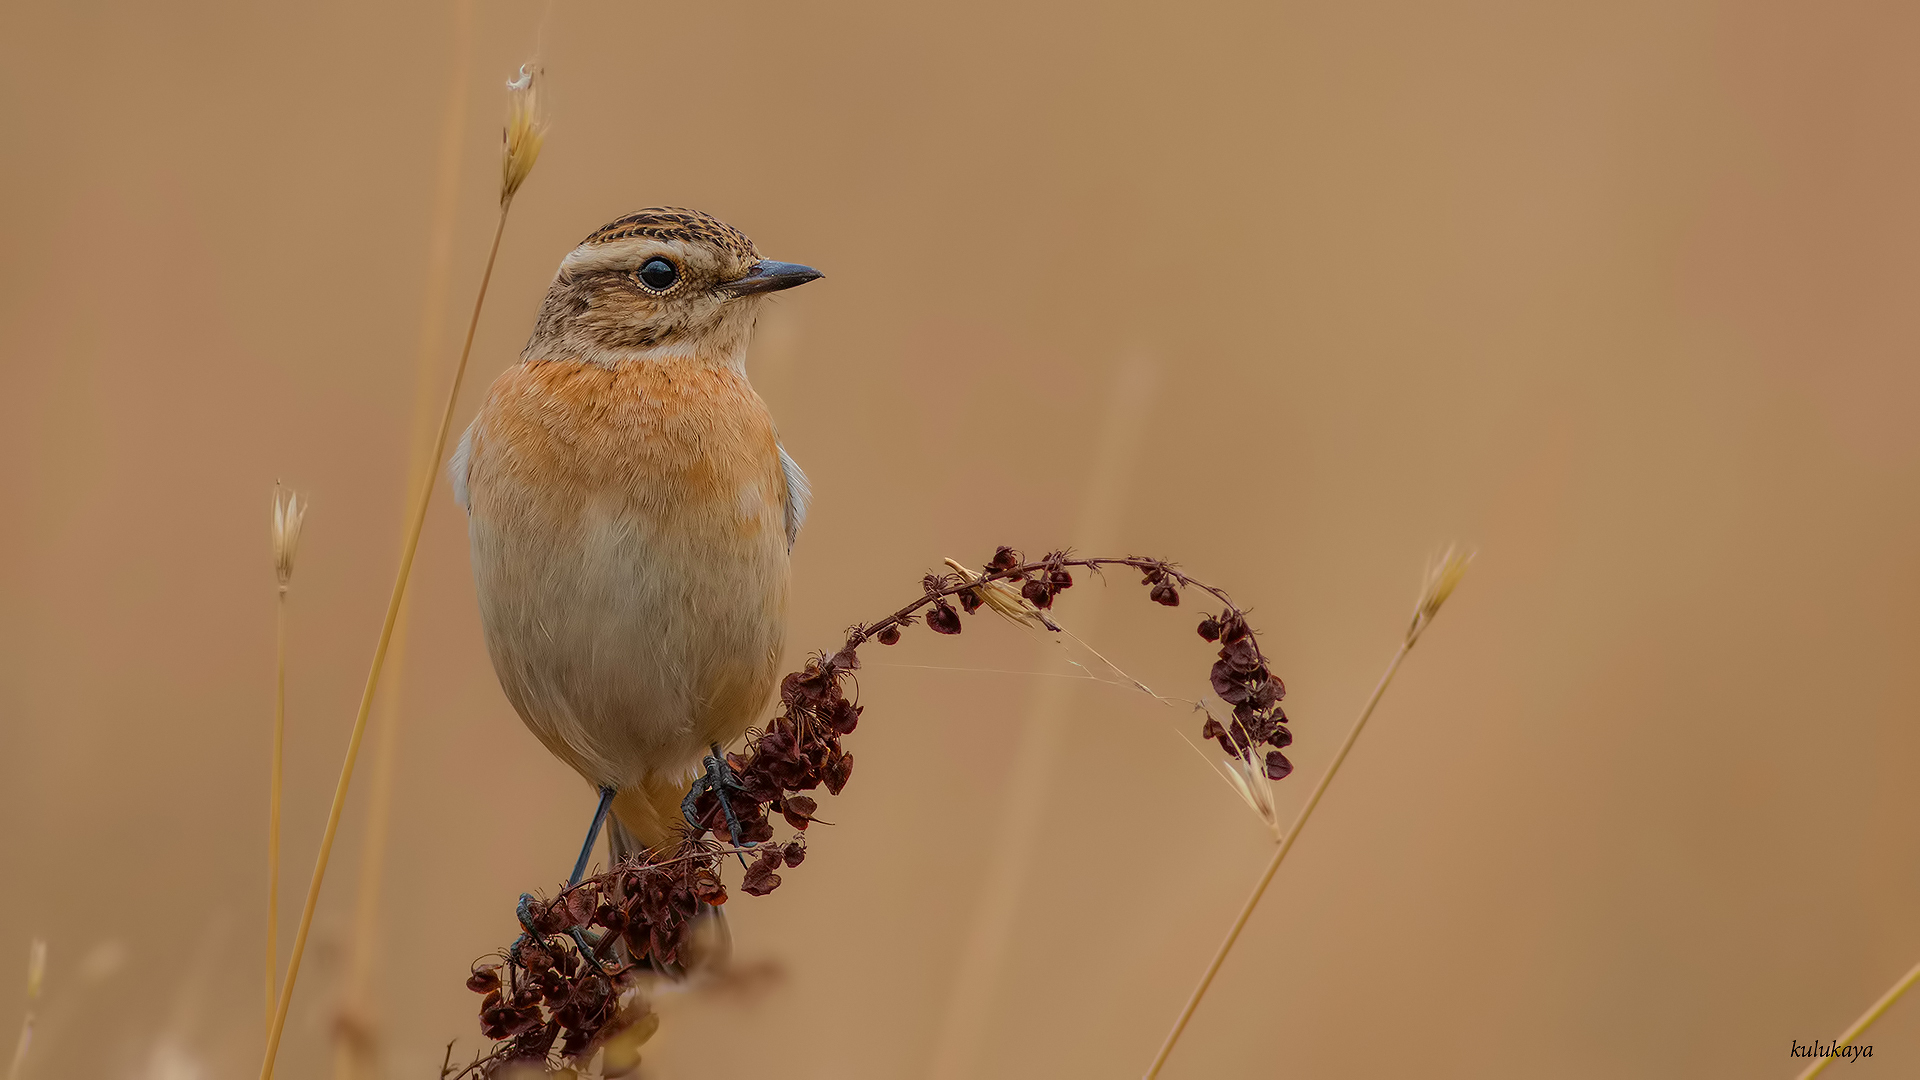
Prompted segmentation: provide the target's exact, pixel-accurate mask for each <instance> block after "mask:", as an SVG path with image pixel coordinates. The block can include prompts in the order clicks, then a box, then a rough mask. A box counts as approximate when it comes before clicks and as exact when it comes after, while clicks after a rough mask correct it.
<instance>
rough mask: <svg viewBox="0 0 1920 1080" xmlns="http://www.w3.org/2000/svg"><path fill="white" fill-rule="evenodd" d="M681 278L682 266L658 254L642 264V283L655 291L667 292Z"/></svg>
mask: <svg viewBox="0 0 1920 1080" xmlns="http://www.w3.org/2000/svg"><path fill="white" fill-rule="evenodd" d="M679 280H680V268H679V267H677V266H675V265H673V264H672V263H670V262H668V261H667V260H665V259H662V258H660V257H658V256H655V257H654V258H651V259H648V260H647V261H646V262H644V263H641V264H640V284H642V285H645V286H646V287H647V288H649V289H652V290H653V291H654V292H666V291H667V290H668V289H671V288H673V283H674V282H676V281H679Z"/></svg>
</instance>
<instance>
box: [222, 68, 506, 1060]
mask: <svg viewBox="0 0 1920 1080" xmlns="http://www.w3.org/2000/svg"><path fill="white" fill-rule="evenodd" d="M507 88H508V90H509V91H510V92H511V93H512V95H513V97H512V110H511V113H510V117H509V121H508V125H507V135H506V141H507V147H506V159H507V161H506V164H505V165H504V166H503V168H504V169H505V173H504V176H503V180H502V184H501V194H500V218H499V221H498V222H497V223H496V224H495V226H494V230H493V242H492V244H491V245H489V246H488V248H487V266H486V269H485V270H484V271H483V272H482V273H481V275H480V291H479V295H478V296H476V297H475V298H474V301H473V317H472V319H470V320H469V321H468V323H467V337H466V342H465V344H463V345H462V346H461V348H460V362H459V364H458V365H457V366H456V367H455V368H454V372H453V385H452V386H450V387H448V388H447V404H446V408H445V409H443V410H442V411H441V414H440V427H439V432H438V434H437V435H436V436H435V437H434V443H433V458H432V459H433V460H434V461H438V460H440V458H441V456H442V455H444V454H445V453H446V449H447V434H448V432H449V431H450V430H451V429H452V427H453V410H454V406H455V405H456V404H458V403H459V399H460V383H461V380H462V378H463V377H464V376H465V375H466V371H467V358H468V357H469V356H471V355H472V353H473V336H474V332H475V331H476V330H478V329H479V326H480V312H481V310H482V309H483V308H485V307H486V303H487V285H488V283H490V282H491V281H492V280H493V265H494V262H495V261H496V260H497V259H498V258H499V256H500V237H501V236H502V235H504V234H505V232H506V229H507V211H508V210H509V209H510V208H511V207H512V205H513V193H514V192H515V191H517V190H518V189H519V186H520V183H521V182H523V181H525V180H526V174H527V172H529V171H531V170H532V168H533V163H534V159H535V158H537V157H538V156H539V153H540V137H539V136H540V132H541V131H542V130H543V127H542V125H541V123H540V122H539V118H538V116H537V115H536V114H535V113H534V111H533V97H532V88H533V80H532V77H531V75H529V74H527V72H526V69H525V68H522V69H521V78H520V79H518V80H516V81H515V82H512V83H508V84H507ZM516 131H518V132H520V140H519V141H518V142H516V141H515V133H516ZM529 133H531V141H530V142H529V141H528V137H529ZM435 486H436V485H434V484H421V485H420V486H419V490H418V491H417V492H416V493H415V495H414V500H413V508H412V513H411V515H409V517H408V521H407V533H406V541H405V542H404V543H403V544H402V545H401V550H400V569H399V571H398V572H397V573H396V574H395V575H394V581H393V591H392V592H391V593H390V594H389V596H388V598H387V614H386V618H385V619H384V620H383V621H382V623H381V625H380V638H379V641H378V643H377V644H376V645H375V646H374V650H373V663H372V664H371V665H370V666H369V669H368V671H367V683H366V687H365V689H364V690H362V691H361V694H360V708H359V711H358V713H357V714H356V715H355V716H354V720H353V732H352V734H351V735H349V736H348V738H347V753H346V759H345V760H344V761H343V762H341V765H340V780H339V782H338V783H337V784H335V785H334V789H333V805H332V807H331V808H330V809H329V810H328V812H327V826H326V830H325V831H324V832H322V833H321V835H320V853H319V855H318V856H317V857H316V858H315V860H314V864H313V880H312V882H311V883H309V884H308V886H307V901H306V905H305V907H303V908H302V909H301V912H300V928H299V929H298V930H297V931H295V933H294V939H293V953H292V955H291V956H289V957H288V959H287V974H286V979H285V981H284V982H282V983H281V986H280V994H279V998H278V1000H277V1001H276V1002H275V1004H274V1015H273V1024H272V1026H271V1027H270V1028H269V1029H268V1031H267V1052H266V1055H265V1057H264V1058H263V1059H262V1061H261V1063H260V1078H261V1080H269V1078H270V1077H272V1076H273V1063H274V1058H275V1057H276V1056H277V1055H278V1054H279V1051H280V1037H281V1035H282V1034H283V1033H284V1032H285V1031H286V1026H287V1009H288V1007H289V1006H290V1005H291V1004H292V999H293V987H294V984H295V982H296V981H297V980H298V979H299V976H300V960H301V957H302V956H304V955H305V953H306V946H307V938H308V936H309V935H310V934H311V933H312V931H313V915H314V911H315V909H317V908H318V907H319V904H320V888H321V886H322V885H323V884H325V882H326V877H327V862H328V860H329V858H331V856H332V854H333V841H334V837H335V836H336V835H337V834H338V833H339V831H340V815H341V814H342V813H343V812H344V811H345V809H346V803H347V789H348V788H349V787H350V786H351V785H352V783H353V766H354V762H355V761H356V760H357V759H358V757H359V755H360V741H361V740H362V739H363V738H364V737H365V736H366V733H367V716H368V714H369V713H371V712H372V710H373V699H374V694H375V692H376V691H377V690H378V689H379V686H380V671H381V668H382V667H383V666H384V665H385V664H386V659H387V649H388V647H389V646H390V645H391V643H392V641H393V628H394V624H395V623H396V622H397V621H398V620H399V618H400V605H401V602H402V601H403V600H404V599H405V597H406V594H407V578H408V577H409V576H410V575H411V573H412V571H413V557H414V554H415V553H416V552H417V551H418V550H419V548H420V531H421V529H422V528H424V527H425V525H426V522H427V506H428V505H429V504H430V503H431V502H432V500H433V490H434V488H435Z"/></svg>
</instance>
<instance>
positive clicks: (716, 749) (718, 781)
mask: <svg viewBox="0 0 1920 1080" xmlns="http://www.w3.org/2000/svg"><path fill="white" fill-rule="evenodd" d="M711 749H712V750H713V753H711V754H708V755H707V760H706V767H707V772H706V775H704V776H702V777H700V778H698V779H696V780H695V781H694V782H693V786H692V787H690V788H688V789H687V797H686V798H684V799H682V800H680V813H681V815H682V816H684V817H685V818H686V819H687V824H689V825H692V826H693V827H694V828H695V829H700V828H704V826H702V825H701V824H700V815H699V814H698V813H697V812H696V811H695V809H694V804H695V803H697V802H698V801H699V799H700V795H701V793H702V792H708V791H710V792H712V793H713V797H714V799H716V800H717V801H718V802H719V803H720V812H721V813H722V814H724V815H725V816H726V819H727V834H728V839H730V840H732V841H733V846H734V847H744V846H745V841H744V840H743V839H742V832H741V828H740V818H739V816H738V815H736V814H735V813H734V812H733V801H732V800H731V799H729V798H727V796H728V794H730V793H732V792H735V791H745V790H746V787H745V786H744V785H742V784H741V783H740V777H739V776H737V775H735V773H734V771H733V766H731V765H728V764H727V756H726V755H725V754H723V753H721V752H720V744H719V743H714V744H713V746H712V747H711ZM741 859H742V861H745V856H742V857H741Z"/></svg>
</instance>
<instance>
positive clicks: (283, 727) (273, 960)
mask: <svg viewBox="0 0 1920 1080" xmlns="http://www.w3.org/2000/svg"><path fill="white" fill-rule="evenodd" d="M273 642H274V644H273V759H272V763H271V764H270V765H269V766H268V769H269V770H270V771H269V773H268V775H267V1012H266V1030H267V1031H268V1032H272V1031H273V999H274V991H275V990H276V988H277V985H278V983H279V979H278V977H277V976H278V974H279V967H280V964H279V955H280V938H279V934H280V784H281V776H282V774H283V769H282V766H283V764H284V762H285V760H286V753H285V751H286V738H287V587H286V586H285V585H282V586H280V598H279V601H278V603H277V606H276V609H275V612H274V628H273Z"/></svg>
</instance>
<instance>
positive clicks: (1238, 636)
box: [1156, 586, 1293, 780]
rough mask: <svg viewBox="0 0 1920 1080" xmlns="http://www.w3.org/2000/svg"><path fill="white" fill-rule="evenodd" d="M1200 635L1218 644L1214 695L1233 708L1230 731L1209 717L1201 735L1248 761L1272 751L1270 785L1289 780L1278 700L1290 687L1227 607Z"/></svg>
mask: <svg viewBox="0 0 1920 1080" xmlns="http://www.w3.org/2000/svg"><path fill="white" fill-rule="evenodd" d="M1156 587H1157V586H1156ZM1199 630H1200V636H1201V637H1203V638H1205V639H1206V640H1208V641H1217V642H1219V643H1220V659H1218V660H1216V661H1214V663H1213V671H1212V672H1211V675H1210V677H1211V679H1212V682H1213V692H1214V693H1216V694H1219V695H1220V700H1222V701H1224V702H1226V703H1227V704H1229V705H1231V706H1233V726H1232V727H1230V728H1229V727H1227V726H1224V725H1222V724H1221V723H1220V721H1218V720H1215V719H1213V718H1212V717H1209V718H1208V719H1207V724H1206V727H1204V728H1202V729H1201V732H1200V734H1201V735H1202V736H1204V737H1205V738H1209V739H1213V740H1216V741H1217V742H1219V744H1220V748H1221V749H1222V750H1225V751H1226V752H1227V753H1229V754H1232V755H1234V756H1235V757H1240V758H1246V759H1247V760H1248V761H1251V760H1252V758H1251V757H1250V756H1249V755H1251V754H1253V753H1254V752H1255V751H1256V748H1257V747H1260V746H1262V745H1265V746H1271V747H1273V749H1271V750H1269V751H1267V756H1266V760H1265V762H1264V763H1263V764H1264V766H1265V768H1266V772H1267V779H1269V780H1284V779H1286V777H1287V774H1288V773H1290V772H1292V771H1293V762H1291V761H1288V760H1287V755H1285V754H1283V753H1281V751H1282V750H1285V749H1286V748H1287V747H1288V746H1290V745H1292V743H1293V732H1291V731H1288V730H1287V726H1286V725H1287V714H1286V711H1285V710H1283V709H1281V708H1280V699H1281V698H1283V697H1286V696H1287V684H1285V683H1283V682H1281V681H1280V678H1279V676H1277V675H1275V674H1274V673H1273V672H1272V671H1270V670H1268V668H1267V658H1266V657H1264V656H1262V655H1260V646H1259V645H1258V644H1257V643H1255V642H1254V640H1253V631H1252V630H1250V629H1248V627H1247V620H1246V619H1245V618H1243V617H1242V616H1241V614H1240V613H1239V612H1238V611H1235V610H1234V609H1233V608H1231V607H1229V608H1228V609H1227V610H1226V611H1224V612H1221V613H1220V615H1219V616H1218V617H1215V616H1212V615H1209V616H1207V617H1206V618H1204V619H1201V620H1200V627H1199Z"/></svg>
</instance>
